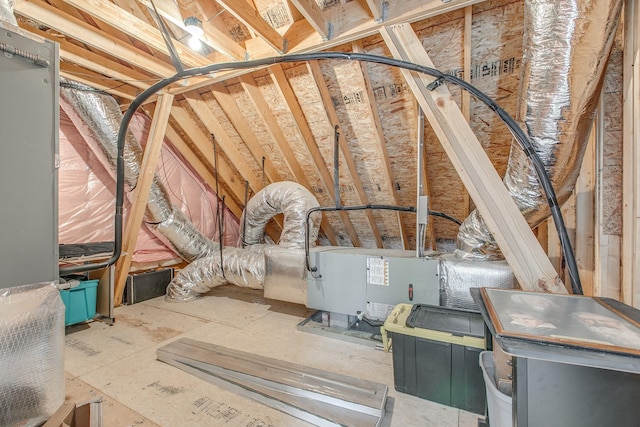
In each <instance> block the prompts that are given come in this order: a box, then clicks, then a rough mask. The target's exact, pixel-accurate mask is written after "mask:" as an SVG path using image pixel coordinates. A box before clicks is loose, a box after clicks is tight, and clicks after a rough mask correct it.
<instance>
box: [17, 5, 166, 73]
mask: <svg viewBox="0 0 640 427" xmlns="http://www.w3.org/2000/svg"><path fill="white" fill-rule="evenodd" d="M14 10H15V11H16V12H17V13H18V14H20V15H22V16H25V17H27V18H30V19H33V20H34V21H38V22H41V23H43V24H46V25H47V26H48V27H50V28H53V29H55V30H56V31H58V32H60V33H62V34H65V35H67V36H69V37H71V38H74V39H76V40H79V41H82V42H83V43H85V44H87V45H90V46H92V47H94V48H96V49H98V50H100V51H102V52H106V53H109V54H110V55H112V56H114V57H116V58H118V59H121V60H123V61H125V62H128V63H130V64H136V65H137V66H138V67H140V68H142V69H143V70H146V71H148V72H150V73H152V74H154V75H156V76H160V77H169V76H172V75H173V74H175V70H174V69H173V68H172V67H170V66H169V65H167V64H166V63H165V62H163V61H161V60H159V59H158V58H155V57H153V56H151V55H149V54H146V53H144V52H141V51H139V50H137V49H135V48H132V47H131V46H130V45H126V44H125V43H124V42H123V41H122V40H119V39H118V38H116V37H114V36H113V35H111V34H107V33H105V32H103V31H100V30H98V29H97V28H95V27H93V26H91V25H89V24H87V23H86V22H84V21H81V20H79V19H77V18H74V17H72V16H70V15H67V14H66V13H63V12H61V11H59V10H58V9H56V8H54V7H53V6H50V5H48V4H46V3H43V2H40V1H37V0H18V1H17V2H16V4H15V8H14Z"/></svg>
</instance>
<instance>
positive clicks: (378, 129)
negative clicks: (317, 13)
mask: <svg viewBox="0 0 640 427" xmlns="http://www.w3.org/2000/svg"><path fill="white" fill-rule="evenodd" d="M351 46H352V50H353V51H354V52H357V53H364V47H363V45H362V40H358V41H355V42H353V43H352V45H351ZM358 64H359V66H360V71H361V73H362V79H363V81H364V87H365V92H364V97H365V100H366V102H367V104H368V105H369V110H370V112H371V117H372V118H373V124H374V126H375V132H374V133H375V139H376V141H375V142H376V145H377V147H378V149H379V151H380V157H382V159H383V160H384V166H385V167H384V170H382V171H380V172H382V173H383V174H384V178H385V181H386V182H387V183H389V187H390V188H389V191H390V192H391V197H392V199H393V203H394V204H395V205H396V206H400V197H399V196H398V192H397V191H396V187H395V185H393V183H394V182H395V180H394V179H393V171H392V170H391V162H390V161H389V153H388V152H387V141H386V140H385V137H384V131H383V130H382V125H381V124H380V112H379V111H378V104H376V97H375V95H374V93H373V85H372V84H371V78H370V77H369V71H368V70H367V64H366V63H365V62H359V63H358ZM397 216H398V226H399V227H400V236H401V237H402V248H403V249H409V241H408V240H407V228H406V226H405V223H404V220H403V219H402V215H401V213H400V212H397Z"/></svg>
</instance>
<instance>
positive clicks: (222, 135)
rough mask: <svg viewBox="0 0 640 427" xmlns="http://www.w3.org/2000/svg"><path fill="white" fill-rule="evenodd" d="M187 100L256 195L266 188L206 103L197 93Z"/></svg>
mask: <svg viewBox="0 0 640 427" xmlns="http://www.w3.org/2000/svg"><path fill="white" fill-rule="evenodd" d="M185 99H186V101H187V103H188V104H189V106H190V107H191V109H192V110H193V111H194V113H196V116H198V118H199V119H200V121H201V122H202V123H203V124H204V126H205V127H206V128H207V130H208V131H209V132H210V133H212V134H213V135H215V138H216V143H217V144H218V146H219V147H220V148H221V149H222V151H223V152H224V153H225V154H226V156H227V158H229V161H230V162H231V164H232V165H233V166H234V167H235V169H236V170H237V171H238V172H240V175H241V176H242V177H243V178H244V179H246V180H247V181H249V186H250V187H251V189H252V190H253V191H254V193H257V192H258V191H260V190H261V189H262V187H264V185H263V183H262V180H261V179H260V178H258V177H257V176H256V175H255V174H254V173H253V171H252V170H251V168H250V167H249V165H248V164H247V162H246V161H245V159H244V157H243V156H242V154H241V153H240V152H239V151H238V149H237V148H236V146H235V145H234V144H233V142H232V140H231V137H230V136H229V134H227V131H225V130H224V128H223V127H222V125H221V124H220V123H219V122H218V119H217V118H216V116H215V115H214V114H213V111H211V109H210V108H209V106H208V105H207V103H206V101H205V100H204V99H202V97H201V96H200V95H199V94H198V93H196V92H189V93H187V94H185Z"/></svg>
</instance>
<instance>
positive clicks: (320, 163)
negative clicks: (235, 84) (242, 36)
mask: <svg viewBox="0 0 640 427" xmlns="http://www.w3.org/2000/svg"><path fill="white" fill-rule="evenodd" d="M269 73H270V75H271V79H272V80H273V82H274V84H275V86H276V89H277V90H278V91H279V92H280V95H281V96H282V98H283V99H284V101H285V103H286V105H287V107H288V108H289V111H291V114H292V115H293V119H294V121H295V123H296V128H297V130H298V133H299V134H300V137H301V138H302V140H303V141H304V142H305V145H306V147H307V150H308V151H309V154H310V155H311V158H312V160H313V165H314V166H315V169H316V172H317V173H318V175H319V176H320V181H321V182H322V184H323V186H324V192H325V193H326V194H328V195H329V198H330V199H331V203H333V204H335V190H334V188H333V179H332V177H331V174H330V173H329V169H328V168H327V165H326V164H325V162H324V159H323V158H322V153H320V149H319V148H318V145H317V144H316V142H315V139H314V137H313V133H312V132H311V129H310V128H309V124H308V123H307V120H306V119H305V117H304V112H303V111H302V107H300V103H299V102H298V99H297V98H296V96H295V94H294V93H293V89H292V88H291V85H290V84H289V81H288V80H287V77H286V76H285V74H284V70H283V69H282V65H280V64H277V65H273V66H271V67H269ZM339 214H340V217H341V218H342V222H343V224H344V226H345V228H346V230H347V234H349V236H350V238H351V240H352V242H353V245H354V246H360V239H359V238H358V234H357V233H356V230H355V228H354V226H353V223H352V222H351V219H350V218H349V214H348V213H347V212H345V211H339ZM332 244H334V243H332Z"/></svg>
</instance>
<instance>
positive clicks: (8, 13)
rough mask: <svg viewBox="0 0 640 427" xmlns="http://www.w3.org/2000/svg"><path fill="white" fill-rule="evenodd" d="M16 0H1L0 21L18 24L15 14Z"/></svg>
mask: <svg viewBox="0 0 640 427" xmlns="http://www.w3.org/2000/svg"><path fill="white" fill-rule="evenodd" d="M14 4H15V1H14V0H0V22H3V21H4V22H8V23H9V24H11V25H15V26H16V27H17V26H18V22H17V21H16V17H15V15H14V14H13V6H14Z"/></svg>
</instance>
